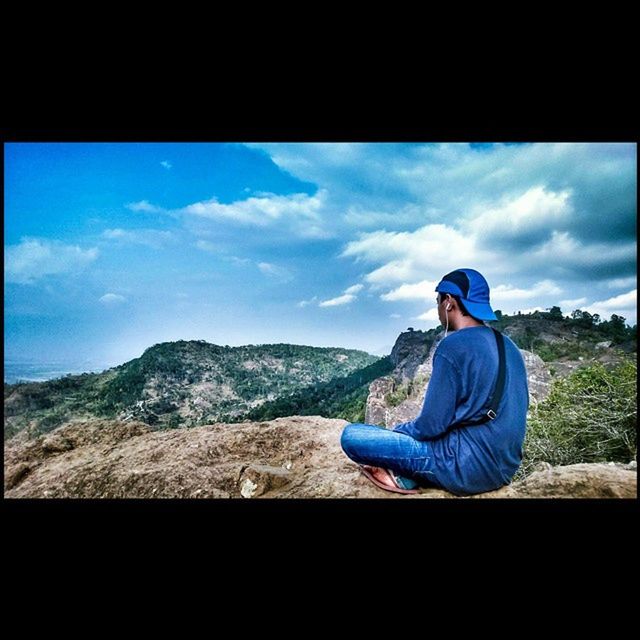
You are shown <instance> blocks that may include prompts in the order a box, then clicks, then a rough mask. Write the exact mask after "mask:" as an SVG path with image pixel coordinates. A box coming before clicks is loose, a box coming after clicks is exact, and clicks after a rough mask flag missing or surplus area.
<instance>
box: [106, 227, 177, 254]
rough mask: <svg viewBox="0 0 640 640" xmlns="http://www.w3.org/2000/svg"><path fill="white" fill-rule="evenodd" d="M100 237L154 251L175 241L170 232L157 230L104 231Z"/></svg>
mask: <svg viewBox="0 0 640 640" xmlns="http://www.w3.org/2000/svg"><path fill="white" fill-rule="evenodd" d="M102 237H103V238H106V239H107V240H116V241H118V242H122V243H127V244H142V245H146V246H148V247H152V248H154V249H160V248H161V247H163V246H165V245H166V244H167V243H169V242H172V241H174V240H175V236H174V235H173V233H172V232H171V231H158V230H157V229H105V230H104V231H103V232H102Z"/></svg>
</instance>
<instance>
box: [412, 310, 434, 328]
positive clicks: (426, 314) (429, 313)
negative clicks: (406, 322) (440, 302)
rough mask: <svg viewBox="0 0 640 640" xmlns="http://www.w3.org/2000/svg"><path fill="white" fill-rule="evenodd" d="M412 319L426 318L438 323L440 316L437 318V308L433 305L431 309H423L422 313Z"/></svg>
mask: <svg viewBox="0 0 640 640" xmlns="http://www.w3.org/2000/svg"><path fill="white" fill-rule="evenodd" d="M414 320H427V321H430V322H436V323H437V324H440V318H438V310H437V309H436V307H433V308H432V309H429V310H428V311H425V312H424V313H423V314H421V315H419V316H417V317H416V318H414Z"/></svg>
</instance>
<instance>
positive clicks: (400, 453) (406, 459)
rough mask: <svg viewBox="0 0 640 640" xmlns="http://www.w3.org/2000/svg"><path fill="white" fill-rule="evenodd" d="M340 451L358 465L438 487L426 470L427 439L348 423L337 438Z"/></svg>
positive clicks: (427, 462) (428, 450)
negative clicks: (422, 439) (340, 447)
mask: <svg viewBox="0 0 640 640" xmlns="http://www.w3.org/2000/svg"><path fill="white" fill-rule="evenodd" d="M340 445H341V446H342V450H343V451H344V452H345V453H346V454H347V456H348V457H349V458H351V460H353V461H354V462H356V463H358V464H368V465H371V466H374V467H383V468H384V469H391V471H394V472H395V473H396V474H398V475H400V476H401V477H402V478H404V479H412V480H414V481H415V483H416V484H418V485H420V486H425V487H426V486H438V485H437V483H436V482H435V479H434V476H433V473H432V472H430V470H429V460H430V459H431V457H432V454H431V451H430V446H429V443H428V442H425V441H420V440H414V439H413V438H412V437H411V436H408V435H407V434H406V433H399V432H397V431H391V430H389V429H385V428H384V427H378V426H376V425H372V424H359V423H352V424H348V425H347V426H346V427H345V428H344V430H343V432H342V437H341V438H340Z"/></svg>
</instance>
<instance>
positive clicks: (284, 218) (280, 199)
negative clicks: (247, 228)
mask: <svg viewBox="0 0 640 640" xmlns="http://www.w3.org/2000/svg"><path fill="white" fill-rule="evenodd" d="M326 197H327V194H326V192H325V191H322V190H321V191H318V192H317V193H316V194H315V195H313V196H309V195H307V194H306V193H294V194H291V195H286V196H281V195H275V194H261V195H260V196H259V197H256V196H253V197H250V198H247V199H246V200H237V201H236V202H232V203H230V204H222V203H220V202H218V200H217V198H212V199H211V200H206V201H202V202H195V203H193V204H190V205H187V206H186V207H183V208H182V209H179V210H177V213H181V214H184V215H186V216H196V217H198V218H204V219H209V220H217V221H224V222H235V223H238V224H242V225H251V226H257V227H268V226H272V225H275V224H285V225H288V226H289V228H290V230H291V231H292V232H294V233H296V234H297V235H299V236H301V237H304V238H328V237H331V236H332V234H331V233H329V232H328V231H326V230H325V229H324V228H323V218H322V214H321V212H322V209H323V206H324V203H325V200H326Z"/></svg>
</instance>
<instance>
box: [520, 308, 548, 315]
mask: <svg viewBox="0 0 640 640" xmlns="http://www.w3.org/2000/svg"><path fill="white" fill-rule="evenodd" d="M518 311H520V313H522V314H524V315H526V314H528V313H533V312H534V311H546V309H543V308H542V307H530V308H529V309H518Z"/></svg>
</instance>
